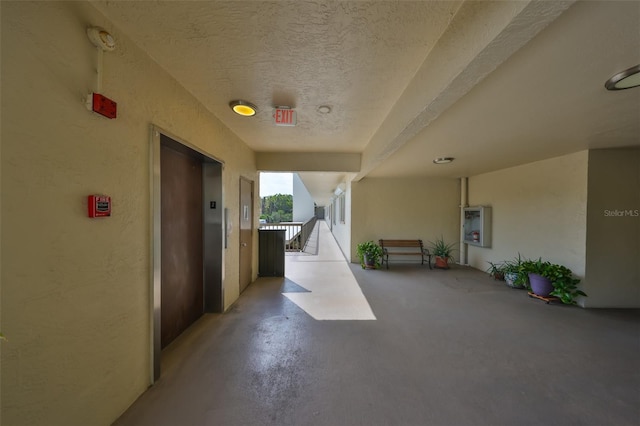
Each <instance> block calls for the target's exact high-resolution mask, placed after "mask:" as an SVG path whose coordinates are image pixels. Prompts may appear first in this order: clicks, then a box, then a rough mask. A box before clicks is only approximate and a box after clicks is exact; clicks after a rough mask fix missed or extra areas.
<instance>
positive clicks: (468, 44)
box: [93, 1, 640, 204]
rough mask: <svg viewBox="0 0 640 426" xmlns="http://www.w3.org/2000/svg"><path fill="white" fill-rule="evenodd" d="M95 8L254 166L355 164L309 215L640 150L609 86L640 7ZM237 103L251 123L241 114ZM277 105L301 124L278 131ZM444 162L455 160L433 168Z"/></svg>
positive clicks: (632, 42)
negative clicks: (271, 161) (353, 199)
mask: <svg viewBox="0 0 640 426" xmlns="http://www.w3.org/2000/svg"><path fill="white" fill-rule="evenodd" d="M93 4H94V5H95V6H96V7H97V8H98V9H99V10H100V11H102V12H103V13H104V14H105V15H106V16H107V17H108V18H109V19H110V20H111V21H112V22H113V23H114V24H115V26H116V27H117V28H118V29H119V30H121V31H122V32H123V33H124V34H126V35H127V36H128V37H129V38H131V39H132V40H133V41H134V42H135V43H136V44H137V45H139V46H140V47H141V48H142V49H144V50H145V51H146V52H147V53H148V54H149V55H150V56H151V57H152V58H153V59H154V60H155V61H156V62H157V63H158V64H159V65H160V66H162V67H163V68H164V69H165V70H167V72H169V73H170V74H171V75H172V76H173V77H174V78H175V79H176V80H177V81H179V82H180V84H181V85H183V86H184V87H185V88H186V89H187V90H189V91H190V92H191V93H192V94H193V95H194V96H195V97H196V98H198V99H199V100H200V102H202V104H203V105H205V107H207V108H208V109H209V110H210V111H211V112H212V113H213V114H215V115H216V116H217V117H218V118H219V119H220V120H221V121H222V122H223V123H224V124H225V125H226V126H228V127H229V128H230V129H231V130H232V131H233V132H234V133H236V134H237V135H238V136H239V137H240V138H241V139H242V140H244V141H245V143H246V144H247V145H248V146H249V147H251V148H252V149H254V150H255V151H256V152H258V156H260V153H273V152H282V153H285V152H286V153H291V152H297V153H309V155H313V153H333V154H336V153H360V154H361V169H360V172H359V173H355V174H350V175H346V173H345V174H341V173H338V174H335V173H323V172H325V171H326V170H330V169H329V168H326V166H325V165H323V164H322V163H321V162H319V161H318V163H317V164H318V170H317V171H318V172H319V173H313V172H309V171H308V169H307V172H306V173H305V174H304V175H303V176H302V178H303V181H305V184H306V185H307V186H308V189H310V191H311V192H312V194H313V195H314V198H315V199H316V202H317V203H318V204H324V203H325V202H326V201H327V200H328V197H329V196H330V194H331V193H332V187H333V188H335V186H336V182H339V181H340V180H341V179H347V178H348V179H351V178H353V177H354V176H355V178H356V179H362V178H366V177H367V176H371V177H394V176H448V177H457V176H469V175H473V174H476V173H481V172H486V171H490V170H496V169H500V168H505V167H510V166H513V165H517V164H522V163H526V162H529V161H533V160H537V159H543V158H549V157H552V156H556V155H562V154H565V153H569V152H575V151H578V150H582V149H588V148H596V147H615V146H628V145H640V140H639V139H640V136H639V135H640V89H631V90H627V91H623V92H618V93H611V92H607V91H606V90H604V88H603V84H604V81H605V80H606V79H607V78H608V77H610V76H611V75H613V74H615V73H616V72H618V71H620V70H622V69H625V68H628V67H630V66H632V65H636V64H638V63H640V47H639V46H640V31H639V30H638V28H640V2H612V1H605V2H600V1H579V2H576V3H574V2H573V1H554V2H550V1H514V2H509V1H501V2H484V1H467V2H462V1H443V2H435V1H192V2H174V1H168V2H165V1H159V2H133V1H131V2H127V1H122V2H121V1H95V2H93ZM233 99H245V100H248V101H251V102H253V103H255V104H256V105H258V107H259V108H260V112H259V114H258V115H257V116H256V117H253V118H249V119H248V118H243V117H238V116H235V115H234V114H233V113H232V112H231V110H230V109H229V107H228V103H229V101H231V100H233ZM276 105H286V106H291V107H293V108H295V109H296V111H297V115H298V125H297V126H296V127H276V126H274V125H273V122H272V121H273V119H272V113H273V112H272V108H273V107H274V106H276ZM320 105H328V106H330V107H331V113H330V114H326V115H323V114H320V113H319V112H318V111H317V108H318V106H320ZM444 155H451V156H454V157H456V161H455V162H454V163H452V164H450V165H448V166H435V165H433V164H432V163H431V160H432V159H433V158H434V157H436V156H444ZM283 167H288V168H285V169H284V170H291V171H297V170H295V165H283ZM279 171H282V169H280V170H279ZM345 172H346V171H345Z"/></svg>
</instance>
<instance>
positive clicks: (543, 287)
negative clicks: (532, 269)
mask: <svg viewBox="0 0 640 426" xmlns="http://www.w3.org/2000/svg"><path fill="white" fill-rule="evenodd" d="M529 284H530V285H531V291H533V292H534V293H535V294H537V295H538V296H542V297H549V295H550V294H551V292H552V291H553V284H551V280H550V279H548V278H545V277H543V276H542V275H538V274H531V273H530V274H529Z"/></svg>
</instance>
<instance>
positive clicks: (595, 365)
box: [115, 225, 640, 426]
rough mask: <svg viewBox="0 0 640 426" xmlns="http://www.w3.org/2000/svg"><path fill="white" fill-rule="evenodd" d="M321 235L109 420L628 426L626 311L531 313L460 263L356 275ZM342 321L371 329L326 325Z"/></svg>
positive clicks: (538, 306)
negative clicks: (342, 298)
mask: <svg viewBox="0 0 640 426" xmlns="http://www.w3.org/2000/svg"><path fill="white" fill-rule="evenodd" d="M325 226H326V225H325ZM325 230H326V229H325ZM326 231H327V232H325V231H324V230H323V228H322V227H320V228H319V232H318V238H319V239H318V243H319V246H318V250H317V252H315V253H314V252H313V250H310V253H309V252H308V253H306V254H303V255H300V256H297V257H291V256H287V259H286V275H287V277H286V278H261V279H258V280H257V281H256V282H255V283H253V284H252V285H251V286H249V287H248V289H247V290H246V291H245V292H244V293H243V294H242V295H241V297H240V299H239V301H238V302H237V303H236V304H235V305H234V306H233V308H232V309H231V311H230V312H228V313H226V314H224V315H206V316H204V317H203V318H202V319H201V320H199V321H198V322H197V323H196V324H195V325H194V326H193V327H192V328H191V329H190V330H188V331H187V332H186V333H185V334H184V335H182V336H181V337H179V338H178V339H177V340H176V341H175V342H174V343H173V344H172V345H171V346H169V347H168V348H167V349H166V350H165V351H164V353H163V365H162V368H163V373H162V378H161V379H160V381H159V382H158V383H156V385H155V386H153V387H152V388H150V389H149V390H148V391H147V392H146V393H145V394H144V395H142V397H141V398H140V399H139V400H138V401H137V402H136V403H135V404H134V405H133V406H132V407H131V408H130V409H129V410H128V411H127V412H126V413H125V414H124V415H123V416H122V417H121V418H120V419H119V420H118V421H117V422H116V423H115V424H116V425H118V426H134V425H135V426H144V425H149V426H151V425H153V426H161V425H171V426H184V425H194V426H195V425H197V426H201V425H277V426H282V425H327V426H351V425H367V426H376V425H443V426H444V425H446V426H463V425H487V426H488V425H492V426H493V425H563V426H564V425H568V424H572V425H637V424H638V419H639V418H640V404H639V402H640V401H639V399H640V394H639V389H640V340H639V338H638V336H639V332H640V312H639V311H638V310H595V309H594V310H587V309H580V308H573V307H568V306H562V305H546V304H544V303H542V302H540V301H537V300H534V299H529V298H528V297H527V296H526V293H525V292H523V291H521V290H513V289H510V288H507V287H506V286H505V285H504V283H501V282H498V281H493V280H492V279H491V278H489V277H488V276H487V275H486V274H484V273H483V272H480V271H477V270H474V269H471V268H466V267H460V266H458V267H454V268H452V269H451V270H448V271H443V270H429V269H428V268H427V267H426V266H424V267H423V266H420V265H393V266H392V267H391V269H389V270H376V271H372V270H362V269H361V268H360V266H359V265H357V264H348V263H346V262H345V260H344V257H342V255H341V253H340V252H339V250H338V251H335V250H334V249H335V247H333V248H332V246H331V243H332V241H333V237H332V236H331V234H330V233H328V230H326ZM333 244H335V242H333ZM311 247H313V246H311ZM340 283H342V284H340ZM341 285H344V288H341ZM356 287H358V289H356ZM330 289H331V290H330ZM340 294H343V295H344V296H345V300H347V299H348V300H349V302H348V303H346V302H345V303H341V302H340V301H339V299H340V297H339V296H340ZM332 303H335V304H336V306H339V305H342V306H341V307H340V308H338V307H334V308H332V307H331V305H332ZM351 305H353V306H351ZM345 312H350V313H351V314H352V315H353V316H354V318H353V319H370V320H366V321H360V320H344V319H345V318H342V319H343V320H340V321H327V320H326V319H330V318H332V319H338V318H337V317H339V316H344V313H345ZM358 315H361V316H363V317H361V318H355V317H356V316H358ZM368 315H373V316H374V317H375V320H373V317H372V318H365V317H367V316H368ZM332 316H333V317H332ZM322 319H324V320H322Z"/></svg>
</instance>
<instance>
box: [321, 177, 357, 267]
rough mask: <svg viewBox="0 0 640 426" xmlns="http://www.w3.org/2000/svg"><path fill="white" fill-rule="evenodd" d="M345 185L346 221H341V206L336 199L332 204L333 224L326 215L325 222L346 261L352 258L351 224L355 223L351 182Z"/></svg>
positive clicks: (344, 183) (346, 182)
mask: <svg viewBox="0 0 640 426" xmlns="http://www.w3.org/2000/svg"><path fill="white" fill-rule="evenodd" d="M343 185H344V201H345V206H344V207H345V208H344V210H345V220H344V222H341V221H340V213H339V210H340V207H339V206H340V204H339V203H338V200H337V199H334V200H333V201H332V204H331V208H332V209H334V215H333V216H332V218H331V222H330V221H329V215H328V214H327V215H325V220H326V221H327V224H328V225H329V227H330V228H331V232H332V233H333V236H334V238H335V240H336V242H337V243H338V247H340V250H341V251H342V254H343V255H344V257H345V259H349V258H350V253H349V251H350V250H351V222H352V221H353V217H352V216H351V214H352V213H351V182H350V181H345V182H343Z"/></svg>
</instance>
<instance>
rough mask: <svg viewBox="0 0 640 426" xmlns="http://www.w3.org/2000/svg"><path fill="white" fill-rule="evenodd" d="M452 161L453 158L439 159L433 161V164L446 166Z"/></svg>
mask: <svg viewBox="0 0 640 426" xmlns="http://www.w3.org/2000/svg"><path fill="white" fill-rule="evenodd" d="M453 160H454V158H453V157H440V158H436V159H435V160H433V163H434V164H448V163H450V162H452V161H453Z"/></svg>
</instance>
